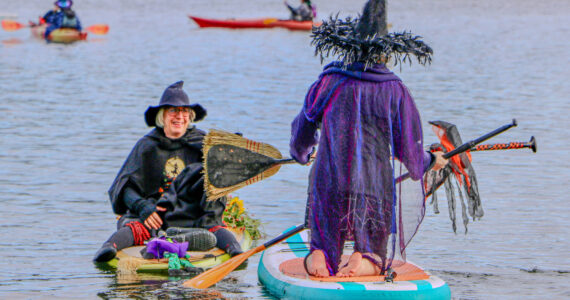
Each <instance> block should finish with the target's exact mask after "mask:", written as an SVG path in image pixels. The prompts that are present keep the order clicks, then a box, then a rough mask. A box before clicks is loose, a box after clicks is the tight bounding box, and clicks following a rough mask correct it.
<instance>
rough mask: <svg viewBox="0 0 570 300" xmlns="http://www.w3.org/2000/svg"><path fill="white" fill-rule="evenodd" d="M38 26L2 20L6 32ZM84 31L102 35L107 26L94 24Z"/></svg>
mask: <svg viewBox="0 0 570 300" xmlns="http://www.w3.org/2000/svg"><path fill="white" fill-rule="evenodd" d="M34 26H38V25H37V24H32V23H31V24H28V25H24V24H22V23H19V22H16V21H12V20H2V28H3V29H4V30H6V31H16V30H20V29H22V28H28V27H34ZM84 31H88V32H91V33H93V34H99V35H104V34H107V33H108V32H109V25H107V24H95V25H91V26H89V27H87V28H85V29H84Z"/></svg>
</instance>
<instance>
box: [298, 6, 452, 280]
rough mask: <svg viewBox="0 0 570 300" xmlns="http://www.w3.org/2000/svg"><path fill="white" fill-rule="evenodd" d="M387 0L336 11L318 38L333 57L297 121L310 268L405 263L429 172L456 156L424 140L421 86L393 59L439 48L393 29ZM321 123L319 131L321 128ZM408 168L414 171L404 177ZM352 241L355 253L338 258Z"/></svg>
mask: <svg viewBox="0 0 570 300" xmlns="http://www.w3.org/2000/svg"><path fill="white" fill-rule="evenodd" d="M385 8H386V4H385V2H384V1H383V0H370V1H368V2H367V3H366V5H365V7H364V11H363V14H362V16H361V17H360V18H357V19H351V18H347V19H345V20H339V19H333V18H332V17H331V18H330V20H329V21H325V22H323V25H321V26H320V27H318V28H315V29H314V30H313V41H312V43H313V44H314V45H315V46H316V53H317V54H320V56H321V61H322V60H323V59H324V57H325V56H326V55H328V54H329V53H333V54H336V55H337V56H338V58H339V60H338V61H336V62H333V63H330V64H328V65H327V66H325V67H324V71H323V72H322V74H321V75H320V76H319V79H318V80H317V81H316V82H315V83H313V85H312V86H311V87H310V88H309V91H308V93H307V95H306V98H305V102H304V105H303V108H302V110H301V112H300V113H299V114H298V115H297V117H296V118H295V120H294V121H293V122H292V125H291V126H292V128H291V134H292V136H291V141H290V153H291V155H292V157H293V158H294V159H295V160H297V161H298V162H299V163H301V164H307V162H308V161H309V159H310V157H311V156H312V155H314V154H313V152H314V147H315V146H316V145H317V144H318V145H319V151H318V153H316V159H315V162H314V164H313V167H312V169H311V172H310V175H309V189H308V200H307V215H306V220H307V223H308V224H307V226H308V227H309V228H310V230H311V245H310V254H309V255H307V257H306V258H305V268H306V270H307V272H308V273H309V274H310V275H313V276H317V277H328V276H334V275H336V276H340V277H350V276H366V275H379V274H384V273H385V272H386V271H387V270H388V269H390V268H392V267H395V266H398V265H400V264H403V263H404V262H405V259H406V255H405V249H406V247H407V246H408V244H409V242H410V240H411V239H412V237H413V236H414V235H415V233H416V232H417V230H418V227H419V225H420V223H421V222H422V219H423V217H424V213H425V201H424V189H423V185H422V180H421V179H422V177H423V175H424V173H425V172H426V171H427V170H429V169H430V168H433V169H434V170H437V169H440V168H442V167H444V166H445V165H446V164H447V160H446V159H444V158H443V157H442V154H443V153H442V152H436V153H433V154H432V153H430V152H426V151H424V149H423V136H422V126H421V121H420V115H419V112H418V110H417V108H416V105H415V103H414V100H413V98H412V95H411V94H410V92H409V91H408V89H407V88H406V86H405V85H404V84H403V83H402V80H401V79H400V78H398V77H397V76H396V75H395V74H394V73H393V72H391V71H390V70H389V69H388V68H387V67H386V63H388V62H393V63H394V64H398V63H400V64H401V63H403V62H406V61H408V62H411V59H410V56H411V55H413V56H415V57H416V58H417V59H418V62H419V63H420V64H422V65H425V64H426V63H430V62H431V54H432V53H433V52H432V50H431V48H430V47H429V46H427V45H426V44H425V43H424V42H423V41H422V40H421V39H420V37H418V36H412V35H411V33H409V32H403V33H387V27H386V9H385ZM319 130H320V137H319V134H318V131H319ZM406 172H409V173H410V175H411V180H405V181H402V182H398V181H397V180H396V178H398V177H399V176H400V175H402V174H404V173H406ZM346 240H353V241H354V243H355V244H354V253H353V254H352V255H351V256H350V258H349V260H348V263H347V264H346V265H342V266H339V264H340V262H341V256H342V252H343V248H344V242H345V241H346Z"/></svg>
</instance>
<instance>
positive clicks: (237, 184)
mask: <svg viewBox="0 0 570 300" xmlns="http://www.w3.org/2000/svg"><path fill="white" fill-rule="evenodd" d="M203 152H204V175H205V176H204V188H205V190H206V194H207V196H208V200H214V199H218V198H220V197H222V196H224V195H227V194H229V193H231V192H233V191H235V190H237V189H240V188H242V187H244V186H246V185H250V184H253V183H255V182H258V181H261V180H263V179H265V178H267V177H270V176H272V175H274V174H275V173H277V171H279V168H280V167H281V164H280V163H279V162H278V160H280V159H281V158H282V156H281V153H280V152H279V151H278V150H277V149H275V148H274V147H273V146H271V145H268V144H264V143H260V142H255V141H252V140H249V139H246V138H244V137H242V136H240V135H237V134H233V133H229V132H224V131H219V130H210V132H209V133H208V135H206V137H205V138H204V149H203Z"/></svg>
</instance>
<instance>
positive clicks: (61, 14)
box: [39, 0, 82, 41]
mask: <svg viewBox="0 0 570 300" xmlns="http://www.w3.org/2000/svg"><path fill="white" fill-rule="evenodd" d="M72 5H73V1H72V0H58V1H55V2H54V9H52V10H50V11H48V12H47V13H46V14H45V15H44V16H43V17H42V18H40V24H39V25H43V24H46V25H47V28H46V31H45V32H44V38H45V39H46V40H48V41H49V39H48V37H49V35H50V34H51V33H52V32H53V31H54V30H56V29H60V28H71V29H75V30H77V31H79V32H81V30H82V27H81V22H80V21H79V18H78V17H77V15H76V14H75V11H73V9H71V6H72Z"/></svg>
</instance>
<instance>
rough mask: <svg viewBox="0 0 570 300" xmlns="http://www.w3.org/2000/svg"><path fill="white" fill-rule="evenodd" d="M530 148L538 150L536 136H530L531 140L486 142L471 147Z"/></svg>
mask: <svg viewBox="0 0 570 300" xmlns="http://www.w3.org/2000/svg"><path fill="white" fill-rule="evenodd" d="M522 148H530V149H532V152H536V140H535V139H534V136H533V137H531V138H530V141H529V142H510V143H500V144H485V145H477V146H475V147H473V148H471V149H470V151H489V150H509V149H522Z"/></svg>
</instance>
